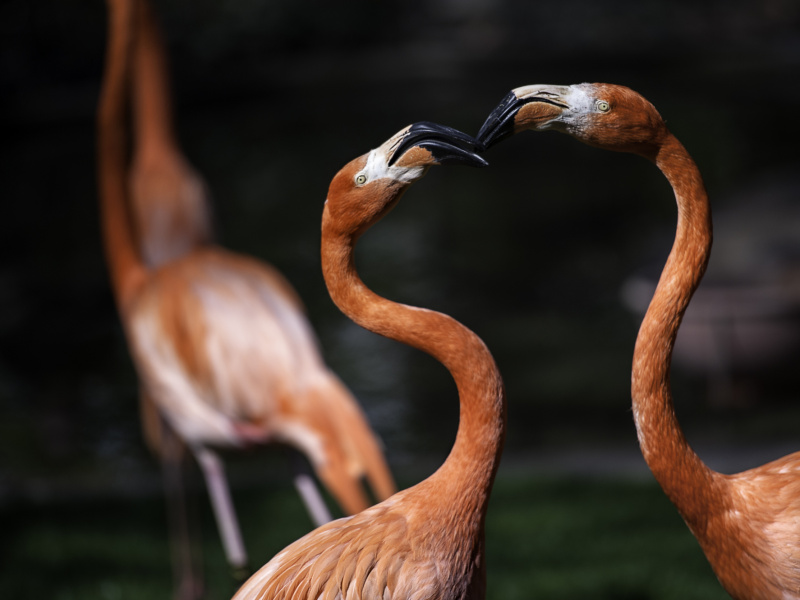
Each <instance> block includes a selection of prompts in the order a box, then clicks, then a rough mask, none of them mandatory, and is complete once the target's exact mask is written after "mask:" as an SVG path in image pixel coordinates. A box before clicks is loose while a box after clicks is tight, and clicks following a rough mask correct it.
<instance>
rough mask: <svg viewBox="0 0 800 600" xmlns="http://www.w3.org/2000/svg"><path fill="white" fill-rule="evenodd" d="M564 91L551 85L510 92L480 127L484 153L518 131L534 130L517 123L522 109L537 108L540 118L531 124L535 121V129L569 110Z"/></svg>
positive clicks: (537, 117)
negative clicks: (529, 106) (532, 106)
mask: <svg viewBox="0 0 800 600" xmlns="http://www.w3.org/2000/svg"><path fill="white" fill-rule="evenodd" d="M567 91H568V88H567V87H564V86H554V85H543V86H526V87H521V88H517V89H515V90H512V91H511V92H509V93H508V95H506V97H505V98H503V100H502V101H501V102H500V104H498V105H497V107H496V108H495V109H494V110H493V111H492V113H491V114H490V115H489V117H488V118H487V119H486V121H485V122H484V123H483V126H482V127H481V130H480V131H479V132H478V141H479V143H481V144H483V146H484V148H486V149H488V148H490V147H492V146H494V145H495V144H496V143H497V142H499V141H501V140H504V139H506V138H508V137H511V135H513V134H514V133H517V131H520V130H521V129H524V128H534V127H531V126H530V125H529V126H528V127H522V126H521V125H520V123H518V119H517V116H518V115H519V113H520V111H521V110H522V108H523V107H525V106H527V105H529V104H532V103H539V104H540V106H537V107H536V108H537V109H539V110H538V111H537V112H539V113H540V114H539V115H537V116H536V118H535V119H531V120H535V121H538V123H537V124H538V125H541V123H542V122H544V121H547V120H552V119H553V118H555V117H557V116H558V115H559V114H560V113H561V111H563V110H564V109H568V108H569V105H568V104H567V103H566V102H565V100H564V98H565V96H566V92H567Z"/></svg>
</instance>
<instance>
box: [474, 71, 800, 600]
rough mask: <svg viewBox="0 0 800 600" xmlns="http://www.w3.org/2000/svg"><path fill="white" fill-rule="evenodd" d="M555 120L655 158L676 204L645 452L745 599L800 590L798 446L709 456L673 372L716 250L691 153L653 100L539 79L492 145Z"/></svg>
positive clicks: (725, 583) (645, 412)
mask: <svg viewBox="0 0 800 600" xmlns="http://www.w3.org/2000/svg"><path fill="white" fill-rule="evenodd" d="M526 129H530V130H534V131H544V130H549V129H552V130H554V131H561V132H564V133H567V134H569V135H571V136H573V137H575V138H577V139H578V140H580V141H582V142H584V143H586V144H589V145H590V146H595V147H598V148H604V149H606V150H615V151H619V152H630V153H634V154H638V155H641V156H644V157H645V158H647V159H648V160H650V161H652V162H654V163H655V165H656V166H657V167H658V168H659V169H660V170H661V172H662V173H663V174H664V176H665V177H666V178H667V180H668V181H669V183H670V184H671V186H672V189H673V191H674V194H675V198H676V201H677V205H678V223H677V232H676V236H675V242H674V245H673V247H672V250H671V252H670V254H669V257H668V259H667V261H666V265H665V267H664V269H663V272H662V273H661V278H660V280H659V283H658V286H657V288H656V291H655V293H654V295H653V298H652V300H651V302H650V305H649V308H648V310H647V313H646V314H645V317H644V319H643V321H642V324H641V328H640V329H639V334H638V336H637V338H636V346H635V350H634V355H633V366H632V376H631V396H632V401H633V415H634V421H635V424H636V431H637V434H638V438H639V445H640V447H641V450H642V454H643V456H644V458H645V461H646V462H647V465H648V466H649V467H650V469H651V471H652V472H653V475H654V476H655V478H656V480H657V481H658V483H659V484H660V485H661V487H662V489H663V490H664V492H665V493H666V495H667V496H668V497H669V499H670V500H671V501H672V503H673V504H674V505H675V506H676V508H677V509H678V511H679V512H680V514H681V516H682V517H683V519H684V520H685V521H686V524H687V525H688V527H689V529H690V530H691V532H692V533H693V534H694V536H695V537H696V538H697V540H698V542H699V543H700V546H701V548H702V549H703V552H704V553H705V555H706V558H707V559H708V561H709V563H710V564H711V567H712V569H713V570H714V573H715V574H716V576H717V578H718V579H719V581H720V583H721V584H722V587H723V588H725V590H726V591H727V592H728V594H730V595H731V596H732V597H733V598H735V599H736V600H798V599H800V452H795V453H793V454H790V455H788V456H785V457H783V458H780V459H778V460H775V461H773V462H770V463H767V464H765V465H762V466H760V467H756V468H754V469H750V470H747V471H743V472H741V473H736V474H733V475H726V474H722V473H718V472H716V471H714V470H712V469H711V468H709V467H708V466H707V465H705V464H704V463H703V461H702V460H701V459H700V457H698V456H697V454H696V453H695V452H694V451H693V449H692V448H691V447H690V445H689V444H688V442H687V441H686V438H685V437H684V434H683V432H682V430H681V428H680V425H679V423H678V421H677V418H676V416H675V411H674V406H673V399H672V392H671V389H670V382H669V372H670V363H671V357H672V350H673V346H674V343H675V337H676V335H677V333H678V328H679V327H680V324H681V319H682V318H683V314H684V311H685V310H686V307H687V306H688V304H689V301H690V299H691V297H692V294H693V293H694V291H695V289H697V286H698V285H699V284H700V280H701V278H702V277H703V273H704V272H705V268H706V265H707V263H708V258H709V254H710V251H711V238H712V233H711V209H710V206H709V202H708V196H707V194H706V190H705V187H704V185H703V180H702V178H701V176H700V172H699V170H698V168H697V165H696V164H695V162H694V160H692V157H691V156H690V155H689V153H688V152H687V151H686V149H685V148H684V147H683V145H682V144H681V143H680V142H679V141H678V139H677V138H676V137H675V136H674V135H673V134H672V133H671V132H670V131H669V130H668V129H667V127H666V125H665V123H664V121H663V119H662V118H661V116H660V115H659V113H658V111H656V109H655V108H654V107H653V105H652V104H650V102H648V101H647V100H645V99H644V98H643V97H642V96H641V95H639V94H638V93H636V92H634V91H633V90H630V89H629V88H626V87H623V86H618V85H609V84H599V83H596V84H588V83H584V84H579V85H572V86H555V85H531V86H524V87H520V88H517V89H515V90H513V91H512V92H510V93H509V94H508V95H507V96H506V97H505V99H504V100H503V101H502V102H501V103H500V105H499V106H498V107H497V108H496V109H495V110H494V112H493V113H492V114H491V115H490V116H489V118H488V119H487V120H486V122H485V123H484V125H483V127H482V129H481V131H480V133H479V135H478V138H479V139H480V140H481V142H483V143H484V144H485V145H486V146H487V147H489V146H491V145H493V144H494V143H496V142H498V141H499V140H501V139H503V138H505V137H508V136H510V135H512V134H513V133H517V132H520V131H523V130H526Z"/></svg>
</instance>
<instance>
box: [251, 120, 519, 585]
mask: <svg viewBox="0 0 800 600" xmlns="http://www.w3.org/2000/svg"><path fill="white" fill-rule="evenodd" d="M473 149H474V140H473V139H472V138H469V137H467V136H465V135H464V134H461V133H460V132H457V131H455V130H452V129H449V128H445V127H442V126H440V125H434V124H431V123H417V124H415V125H412V126H409V127H406V128H405V129H403V130H401V131H400V132H398V133H397V134H396V135H394V136H392V137H391V138H389V140H387V141H386V142H385V143H384V144H383V145H381V146H380V147H379V148H377V149H375V150H372V151H371V152H369V153H368V154H365V155H363V156H361V157H360V158H357V159H355V160H354V161H352V162H350V163H349V164H348V165H346V166H345V167H344V168H343V169H342V170H341V171H339V173H337V174H336V176H335V177H334V178H333V181H332V182H331V185H330V189H329V192H328V199H327V201H326V204H325V209H324V212H323V216H322V269H323V273H324V275H325V282H326V284H327V286H328V290H329V292H330V294H331V298H333V301H334V302H335V303H336V305H337V306H338V307H339V308H340V309H341V310H342V311H343V312H344V313H345V314H346V315H347V316H349V317H350V318H351V319H353V321H355V322H356V323H358V324H359V325H361V326H362V327H364V328H366V329H369V330H370V331H374V332H376V333H379V334H381V335H384V336H386V337H389V338H391V339H394V340H397V341H400V342H403V343H405V344H408V345H410V346H413V347H415V348H417V349H419V350H423V351H424V352H427V353H429V354H431V355H432V356H433V357H435V358H436V359H437V360H439V361H440V362H441V363H443V364H444V365H445V366H446V367H447V369H448V370H449V371H450V373H451V374H452V376H453V378H454V379H455V382H456V384H457V386H458V392H459V398H460V403H461V411H460V423H459V428H458V433H457V436H456V441H455V445H454V446H453V449H452V451H451V452H450V455H449V456H448V457H447V459H446V460H445V462H444V464H443V465H442V466H441V467H440V468H439V470H438V471H436V472H435V473H434V474H433V475H431V476H430V477H429V478H428V479H426V480H424V481H422V482H421V483H419V484H417V485H415V486H414V487H412V488H409V489H407V490H404V491H401V492H398V493H397V494H395V495H394V496H392V497H391V498H389V499H388V500H385V501H384V502H381V503H380V504H378V505H376V506H373V507H371V508H368V509H367V510H365V511H364V512H362V513H359V514H357V515H354V516H352V517H347V518H344V519H340V520H337V521H333V522H331V523H328V524H327V525H324V526H322V527H320V528H319V529H316V530H315V531H312V532H311V533H309V534H308V535H306V536H305V537H302V538H300V539H299V540H297V541H296V542H294V543H293V544H291V545H290V546H288V547H287V548H286V549H284V550H283V551H282V552H280V553H278V554H277V555H276V556H275V557H274V558H273V559H272V560H271V561H270V562H268V563H267V564H266V565H265V566H263V567H262V568H261V569H260V570H259V571H258V572H257V573H255V574H254V575H253V576H252V577H251V578H250V579H249V580H248V581H247V582H246V583H245V584H244V585H243V586H242V588H241V589H240V590H239V592H238V593H237V594H236V596H235V599H236V600H245V599H256V598H259V599H264V598H269V599H270V600H279V599H290V598H291V599H298V600H300V599H315V600H316V599H322V600H334V599H336V598H339V599H343V598H346V599H348V600H355V599H363V600H367V599H379V598H394V599H395V600H401V599H411V598H420V599H422V598H436V599H438V600H455V599H464V600H466V599H478V598H483V597H484V594H485V563H484V534H483V531H484V520H485V515H486V505H487V502H488V499H489V492H490V489H491V486H492V481H493V479H494V475H495V472H496V470H497V465H498V462H499V458H500V453H501V449H502V444H503V438H504V432H505V395H504V392H503V383H502V379H501V377H500V373H499V372H498V370H497V367H496V365H495V363H494V360H493V359H492V356H491V354H490V353H489V350H488V349H487V348H486V346H485V345H484V344H483V342H482V341H481V340H480V338H478V336H476V335H475V334H474V333H473V332H472V331H470V330H469V329H467V328H466V327H464V326H463V325H461V324H460V323H458V322H457V321H455V320H453V319H451V318H450V317H448V316H446V315H443V314H441V313H437V312H433V311H430V310H425V309H421V308H415V307H410V306H406V305H402V304H397V303H395V302H392V301H390V300H387V299H385V298H382V297H380V296H378V295H376V294H375V293H373V292H372V291H371V290H369V289H368V288H367V287H366V286H365V285H364V284H363V282H362V281H361V279H360V278H359V276H358V274H357V273H356V270H355V262H354V261H355V259H354V247H355V244H356V241H357V240H358V238H359V236H360V235H361V234H362V233H364V232H365V231H366V230H367V229H368V228H369V227H370V226H371V225H373V224H374V223H376V222H377V221H378V220H379V219H380V218H381V217H383V216H384V215H386V213H388V212H389V210H391V209H392V207H393V206H394V205H395V204H396V203H397V202H398V200H399V198H400V196H401V195H402V194H403V192H404V191H405V190H406V189H407V188H408V186H409V185H410V184H411V183H413V182H414V181H416V180H417V179H419V178H420V177H422V176H423V175H424V174H425V171H426V170H427V168H428V167H429V166H430V165H434V164H442V163H466V164H470V165H474V166H483V165H485V164H486V163H485V162H484V161H483V159H481V158H480V157H479V156H477V155H476V154H475V153H474V152H473Z"/></svg>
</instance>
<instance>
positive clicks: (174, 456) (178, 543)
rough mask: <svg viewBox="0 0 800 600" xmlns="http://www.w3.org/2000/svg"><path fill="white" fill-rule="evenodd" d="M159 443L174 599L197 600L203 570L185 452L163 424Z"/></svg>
mask: <svg viewBox="0 0 800 600" xmlns="http://www.w3.org/2000/svg"><path fill="white" fill-rule="evenodd" d="M161 440H162V446H161V448H162V454H161V465H162V469H161V471H162V475H163V478H164V490H165V495H166V504H167V521H168V523H169V530H170V546H171V552H172V565H173V572H174V578H175V584H176V591H175V597H176V598H177V599H178V600H198V599H199V598H202V596H203V575H202V573H203V569H202V565H201V564H200V558H199V557H198V553H197V551H196V550H197V549H196V547H195V546H197V545H199V540H198V537H197V536H199V533H200V528H199V527H196V526H194V525H195V523H193V521H194V519H193V518H192V517H193V516H194V515H193V511H192V507H191V506H190V505H189V504H190V500H189V498H188V497H187V494H186V488H187V486H186V475H187V472H186V467H187V464H186V456H185V451H184V448H183V444H182V443H181V441H180V440H179V439H178V437H177V436H176V435H175V433H174V432H173V431H172V430H171V429H170V428H169V427H168V426H167V425H166V424H165V426H164V427H163V428H162V438H161ZM195 533H196V535H193V534H195ZM193 538H194V539H193Z"/></svg>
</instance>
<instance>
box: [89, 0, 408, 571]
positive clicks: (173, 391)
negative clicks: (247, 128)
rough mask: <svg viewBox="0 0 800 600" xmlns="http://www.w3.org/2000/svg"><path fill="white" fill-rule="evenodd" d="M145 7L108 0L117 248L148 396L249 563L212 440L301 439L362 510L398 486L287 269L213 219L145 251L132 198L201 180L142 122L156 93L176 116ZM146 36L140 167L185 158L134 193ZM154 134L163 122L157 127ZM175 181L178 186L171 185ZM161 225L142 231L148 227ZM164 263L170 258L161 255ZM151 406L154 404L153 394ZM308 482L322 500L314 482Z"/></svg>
mask: <svg viewBox="0 0 800 600" xmlns="http://www.w3.org/2000/svg"><path fill="white" fill-rule="evenodd" d="M141 7H142V5H141V4H138V5H137V4H136V3H135V0H109V45H108V55H107V59H106V68H105V73H104V79H103V85H102V90H101V97H100V105H99V111H98V146H99V147H98V169H99V179H100V201H101V202H100V204H101V220H102V229H103V238H104V243H105V250H106V256H107V260H108V263H109V269H110V273H111V280H112V287H113V290H114V294H115V297H116V301H117V304H118V308H119V311H120V315H121V318H122V321H123V325H124V328H125V333H126V336H127V339H128V343H129V346H130V349H131V353H132V355H133V359H134V363H135V365H136V368H137V372H138V374H139V377H140V379H141V382H142V386H143V388H144V396H145V398H146V399H148V398H149V399H151V400H152V402H153V404H154V405H157V407H158V411H159V413H160V415H162V416H163V418H164V420H165V421H166V422H167V424H168V427H164V428H162V429H161V430H160V431H159V429H158V427H157V426H156V427H154V429H153V430H151V431H150V433H153V432H155V433H156V434H160V433H169V432H170V431H174V432H176V433H177V435H178V436H179V437H180V439H182V440H183V442H185V443H186V445H187V446H188V447H189V449H190V450H191V452H192V454H193V455H194V456H195V458H196V459H197V461H198V463H199V465H200V467H201V470H202V472H203V475H204V477H205V479H206V484H207V487H208V490H209V494H210V497H211V502H212V507H213V509H214V513H215V516H216V518H217V522H218V525H219V528H220V533H221V535H222V540H223V545H224V547H225V552H226V556H227V558H228V561H229V562H230V564H231V565H232V566H233V567H234V568H235V569H244V568H245V565H246V562H247V556H246V552H245V549H244V544H243V542H242V538H241V532H240V529H239V525H238V523H237V520H236V515H235V512H234V510H233V505H232V502H231V499H230V492H229V490H228V487H227V482H226V479H225V475H224V468H223V464H222V461H221V460H220V457H219V456H218V454H217V453H216V452H215V451H214V450H213V449H212V446H221V447H227V448H238V447H243V446H249V445H253V444H264V443H270V442H279V443H284V444H288V445H291V446H294V447H296V448H298V449H300V450H301V451H302V452H304V453H305V454H306V456H308V458H309V461H310V462H311V465H312V466H313V468H314V470H315V471H316V473H317V475H318V477H319V478H320V480H321V481H322V482H323V483H324V484H325V485H326V487H327V488H328V489H329V490H330V491H331V493H332V494H333V495H334V497H335V498H336V500H337V501H338V502H339V504H340V505H341V506H342V508H343V509H344V510H345V511H346V512H348V513H350V514H352V513H356V512H359V511H360V510H363V509H364V508H366V507H367V506H369V502H368V499H367V496H366V494H365V491H364V489H363V487H362V486H361V481H360V479H361V477H362V476H366V477H367V479H368V480H369V482H370V484H371V486H372V488H373V491H374V492H375V494H376V496H378V497H379V498H387V497H389V496H390V495H391V494H392V493H394V491H395V485H394V481H393V479H392V477H391V474H390V472H389V470H388V467H387V465H386V462H385V459H384V458H383V454H382V452H381V450H380V447H379V444H378V441H377V440H376V438H375V437H374V435H373V433H372V431H371V430H370V428H369V426H368V424H367V422H366V419H365V417H364V415H363V413H362V412H361V410H360V408H359V406H358V405H357V403H356V402H355V400H354V399H353V397H352V395H351V394H350V393H349V391H348V390H347V389H346V388H345V386H344V385H343V384H342V383H341V381H339V379H338V378H337V377H336V376H335V375H334V374H333V373H332V372H331V371H330V370H329V369H328V368H327V367H326V366H325V364H324V363H323V361H322V358H321V357H320V355H319V350H318V347H317V341H316V339H315V337H314V334H313V332H312V331H311V328H310V325H309V324H308V322H307V320H306V318H305V316H304V313H303V308H302V304H301V303H300V300H299V299H298V298H297V295H296V294H295V292H294V290H293V289H292V288H291V286H290V285H289V283H288V282H287V281H286V280H285V279H284V278H283V277H282V276H281V275H280V274H279V273H278V272H277V271H276V270H275V269H273V268H272V267H270V266H268V265H266V264H263V263H260V262H258V261H256V260H253V259H250V258H247V257H244V256H238V255H235V254H232V253H230V252H226V251H224V250H222V249H220V248H217V247H214V246H211V245H208V244H204V243H201V242H203V241H204V237H203V236H204V235H205V234H204V233H203V235H201V236H199V237H198V236H195V235H194V232H197V231H200V230H201V228H197V229H192V226H188V227H186V228H185V229H184V231H186V232H188V236H187V239H188V240H190V241H189V242H187V244H186V245H185V246H184V248H183V249H182V250H175V249H174V248H173V249H172V250H170V252H171V253H172V254H171V255H170V252H164V253H161V252H160V251H159V252H154V253H153V254H152V256H150V258H149V260H145V259H143V258H142V255H141V254H140V251H139V248H138V246H137V239H136V235H135V233H134V226H133V224H132V222H131V218H130V215H129V211H130V210H131V208H132V207H131V195H133V196H134V197H136V198H138V199H139V200H142V201H143V205H144V206H147V205H148V203H149V204H154V203H156V202H162V201H165V202H171V201H174V200H175V198H176V197H179V196H180V193H181V192H180V191H178V192H176V191H175V190H180V189H184V190H185V185H186V184H187V182H189V183H190V184H191V183H192V182H197V181H199V178H198V177H196V176H194V175H192V173H191V170H190V168H189V167H188V166H187V165H186V163H185V162H182V161H183V159H182V156H181V155H180V152H179V150H178V149H177V146H176V145H173V147H172V148H170V147H169V143H168V142H169V135H168V134H167V133H165V129H166V131H168V130H169V127H167V126H166V125H165V121H162V122H161V123H160V124H159V123H158V119H154V122H153V123H149V124H148V125H147V127H149V129H147V127H145V126H144V125H142V122H146V121H148V119H149V117H148V116H147V109H145V108H143V107H144V105H145V104H146V103H147V102H150V103H151V105H150V108H151V109H152V110H154V111H155V114H158V112H159V111H161V114H162V115H163V114H168V113H167V112H166V109H165V106H166V104H165V98H166V96H161V98H159V97H158V96H157V94H158V93H159V91H158V90H159V87H158V86H159V85H160V84H161V83H159V81H160V82H163V81H165V77H164V73H163V70H161V69H162V67H163V63H159V60H158V59H159V57H160V54H159V53H160V49H159V46H158V43H159V42H158V39H157V33H156V32H155V30H154V29H153V28H152V25H153V24H152V19H151V17H152V15H149V14H148V12H147V10H146V7H145V8H141ZM137 9H139V10H137ZM139 20H140V21H141V23H139V25H140V27H139V28H138V29H137V28H136V27H134V25H135V24H136V23H137V22H138V21H139ZM134 31H140V35H139V36H138V37H137V36H136V35H134ZM136 46H138V51H137V57H136V58H137V68H136V70H135V71H136V79H135V81H136V82H137V85H140V86H141V88H143V89H140V90H139V92H138V93H139V96H140V97H139V98H138V103H139V107H137V109H138V110H139V111H140V115H139V121H140V123H139V135H138V138H137V144H138V143H139V142H140V141H141V140H142V139H145V138H147V139H148V141H147V142H146V143H145V142H143V145H148V150H147V151H145V150H141V151H137V158H139V159H140V160H139V163H138V164H139V166H141V165H144V164H147V162H148V161H147V160H146V159H145V158H143V155H145V154H147V153H149V152H153V153H154V154H155V155H156V156H159V154H158V153H159V152H161V154H160V155H161V156H164V155H169V154H170V153H172V158H173V160H172V162H170V160H166V161H165V162H164V163H159V162H157V161H156V163H155V164H151V165H150V167H152V169H151V170H150V171H149V172H148V171H147V169H145V168H144V167H142V168H141V169H139V170H138V171H137V170H135V171H134V181H133V185H132V186H131V187H132V188H133V189H134V190H136V189H137V187H138V192H135V193H133V194H131V193H130V189H129V186H128V175H129V173H128V165H127V157H126V151H125V148H126V124H125V122H126V114H125V112H126V111H125V108H126V103H125V99H126V93H127V90H128V88H129V85H128V84H129V82H128V78H129V77H130V75H131V73H130V71H131V69H130V66H129V62H130V61H131V58H132V57H131V48H133V47H136ZM148 77H149V78H150V82H151V83H152V85H153V86H154V89H155V90H156V91H155V92H154V93H155V94H156V96H151V97H150V98H149V99H146V100H142V98H146V95H147V92H145V91H144V88H146V89H150V88H149V87H148V85H149V84H148V83H147V82H148ZM159 78H160V79H159ZM153 82H155V83H153ZM162 89H163V88H162ZM162 126H163V128H162V129H160V127H162ZM145 129H147V131H145ZM154 131H158V132H159V133H153V134H152V136H153V137H150V138H149V137H148V136H149V135H150V134H151V133H152V132H154ZM159 136H160V137H159ZM150 142H153V143H152V144H150ZM159 145H161V147H160V148H159ZM153 148H155V150H153ZM142 173H145V174H144V175H142ZM165 174H166V175H165ZM159 177H160V179H159ZM165 181H166V182H167V185H166V186H165V185H161V184H162V183H163V182H165ZM154 182H155V184H154V185H151V184H153V183H154ZM156 184H157V185H156ZM148 186H150V187H148ZM170 186H172V187H170ZM181 186H184V187H183V188H181ZM190 187H191V186H190ZM154 189H156V190H159V191H158V193H155V192H152V190H154ZM165 190H166V191H165ZM194 197H195V198H200V200H202V197H200V196H197V195H195V196H194ZM178 204H179V203H178ZM201 204H202V202H201V201H198V202H197V203H194V204H193V203H189V204H188V205H180V204H179V208H178V209H177V210H176V214H184V215H187V214H189V213H190V212H191V210H192V208H193V207H194V206H198V205H201ZM168 208H169V207H168ZM165 214H170V213H169V212H167V213H165ZM146 216H147V215H145V218H146ZM150 233H151V231H150V230H149V229H147V227H145V228H144V229H142V234H143V236H142V237H143V238H144V237H146V236H149V235H150ZM159 235H160V234H159ZM154 237H155V234H154ZM159 263H163V264H160V266H155V265H157V264H159ZM144 406H145V413H147V412H148V411H147V406H148V402H145V403H144ZM156 439H157V438H156ZM156 445H157V446H158V442H157V443H156ZM296 483H297V484H298V485H299V486H301V487H303V486H305V488H304V492H305V493H306V496H307V497H310V498H312V499H313V491H314V490H313V489H307V488H308V487H309V486H308V485H307V483H308V482H304V481H302V480H297V481H296ZM310 508H311V509H312V517H313V518H314V520H315V522H316V523H317V524H319V523H320V522H325V521H327V520H329V519H330V517H329V515H328V513H327V509H326V508H325V506H324V503H322V502H321V501H320V502H318V503H316V504H312V506H310Z"/></svg>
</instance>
